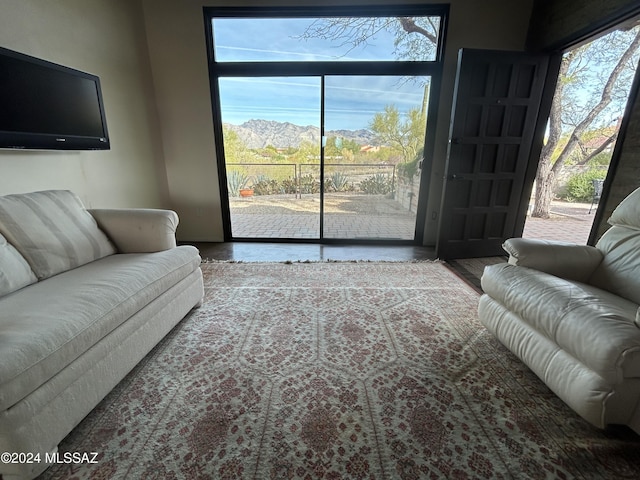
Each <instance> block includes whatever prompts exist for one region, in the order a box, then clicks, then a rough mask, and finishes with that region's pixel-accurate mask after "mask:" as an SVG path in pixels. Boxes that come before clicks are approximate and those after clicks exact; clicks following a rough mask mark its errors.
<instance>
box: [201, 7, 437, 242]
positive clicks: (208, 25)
mask: <svg viewBox="0 0 640 480" xmlns="http://www.w3.org/2000/svg"><path fill="white" fill-rule="evenodd" d="M363 11H364V12H363ZM203 13H204V27H205V41H206V48H207V64H208V70H209V83H210V90H211V108H212V114H213V129H214V138H215V140H216V141H215V149H216V157H217V162H216V163H217V167H218V181H219V188H220V192H221V194H223V192H226V189H227V178H226V170H225V161H224V146H223V140H222V138H223V132H222V115H221V109H220V91H219V87H218V81H217V80H218V78H221V77H238V76H241V77H270V76H272V77H284V76H310V77H322V78H324V76H329V75H372V76H375V75H384V76H429V77H430V78H431V93H430V96H431V99H432V101H430V102H429V111H428V118H429V119H430V120H428V123H427V131H426V135H425V148H424V161H423V165H422V175H421V178H420V192H421V193H420V195H419V199H418V215H416V236H415V238H414V240H413V241H410V242H405V241H400V242H395V243H396V244H403V243H410V244H422V239H423V234H424V226H425V223H426V218H425V215H426V213H425V212H426V203H427V197H428V187H429V183H430V180H431V170H432V163H433V162H432V155H433V149H434V143H435V130H436V128H435V125H436V123H437V122H436V120H437V118H436V115H437V111H438V99H439V97H440V86H441V79H442V71H443V67H444V52H445V43H446V36H447V25H448V19H449V5H448V4H429V5H421V4H401V5H368V6H279V7H258V6H256V7H238V6H233V7H203ZM363 13H365V14H364V15H363ZM391 16H439V17H440V32H439V35H438V44H437V46H436V53H435V59H434V60H425V61H415V60H412V61H407V60H398V61H389V60H384V61H362V60H356V61H329V62H327V61H314V62H293V61H291V62H217V61H216V59H215V48H214V35H213V19H214V18H322V17H391ZM227 198H228V194H227ZM221 207H222V220H223V230H224V240H225V241H230V240H234V241H237V240H242V239H236V238H233V237H232V235H231V212H230V208H229V202H228V201H226V202H224V201H223V202H221ZM420 213H422V215H420ZM251 241H261V239H251ZM296 241H300V240H296ZM312 241H313V242H316V243H317V242H318V241H319V242H321V243H353V242H352V241H346V240H335V239H325V238H323V237H322V235H321V238H320V239H319V240H312ZM367 243H370V242H367ZM386 243H388V242H386Z"/></svg>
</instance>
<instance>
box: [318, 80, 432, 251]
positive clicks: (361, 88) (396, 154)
mask: <svg viewBox="0 0 640 480" xmlns="http://www.w3.org/2000/svg"><path fill="white" fill-rule="evenodd" d="M429 87H430V77H405V76H327V77H325V87H324V88H325V91H324V109H325V111H324V126H325V129H324V132H325V133H324V135H325V141H324V162H325V163H324V188H325V193H324V209H323V222H324V230H323V236H324V238H334V239H371V240H377V239H390V240H413V239H414V237H415V229H416V211H417V206H418V195H419V193H420V192H419V188H420V168H421V165H422V156H423V150H424V141H425V131H426V121H427V111H428V108H427V107H428V100H429Z"/></svg>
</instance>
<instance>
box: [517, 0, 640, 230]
mask: <svg viewBox="0 0 640 480" xmlns="http://www.w3.org/2000/svg"><path fill="white" fill-rule="evenodd" d="M632 14H634V15H640V5H639V4H638V2H637V0H590V1H583V0H555V1H554V2H547V1H542V0H536V2H535V6H534V10H533V15H532V22H531V29H530V31H529V39H528V43H527V44H528V48H530V49H531V50H535V51H537V50H549V49H553V48H557V46H558V45H566V44H568V43H574V42H575V40H576V39H584V38H585V37H586V36H588V35H589V34H590V32H591V34H596V33H597V32H598V31H599V30H602V29H603V28H605V25H603V24H602V23H603V22H608V23H609V25H606V26H608V27H612V26H613V25H615V24H617V23H619V22H620V21H621V19H626V18H628V17H629V16H630V15H632ZM598 25H599V28H597V29H596V28H595V26H598ZM636 75H640V70H639V71H638V72H637V73H636ZM636 82H637V80H636ZM639 94H640V89H636V91H635V95H634V93H633V91H632V93H631V98H630V99H629V105H628V109H629V110H628V111H629V114H630V115H629V118H628V123H627V128H626V135H625V136H624V138H622V139H620V140H618V142H617V144H616V147H615V148H616V153H614V156H615V155H616V154H619V155H620V157H619V164H618V168H617V170H616V171H615V173H614V175H613V176H612V177H611V178H610V181H611V186H610V195H609V196H608V198H607V199H603V201H601V203H600V207H599V211H598V214H597V217H596V220H595V222H594V229H595V232H596V236H595V238H596V239H597V238H599V237H600V236H601V235H602V233H604V231H606V229H607V223H606V221H607V219H608V218H609V217H610V216H611V212H613V210H614V208H615V207H616V206H617V205H618V204H619V203H620V201H621V200H622V199H623V198H624V197H626V196H627V195H628V194H629V193H631V192H632V191H633V190H635V189H636V188H638V187H640V99H639V98H638V97H639Z"/></svg>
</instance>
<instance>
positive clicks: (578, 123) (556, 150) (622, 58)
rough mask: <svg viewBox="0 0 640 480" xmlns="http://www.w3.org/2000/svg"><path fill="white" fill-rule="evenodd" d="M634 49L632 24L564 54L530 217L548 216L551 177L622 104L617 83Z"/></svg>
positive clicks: (638, 39) (638, 42) (639, 31)
mask: <svg viewBox="0 0 640 480" xmlns="http://www.w3.org/2000/svg"><path fill="white" fill-rule="evenodd" d="M639 48H640V27H635V28H634V29H631V30H629V31H627V32H623V31H617V32H613V33H612V34H610V35H607V36H606V37H602V38H601V39H599V40H596V41H594V42H592V43H591V44H588V45H585V46H582V47H579V48H576V49H574V50H571V51H569V52H567V53H566V54H565V55H564V56H563V58H562V62H561V65H560V74H559V77H558V84H557V87H556V92H555V95H554V98H553V102H552V104H551V112H550V114H549V129H548V137H547V141H546V143H545V145H544V146H543V148H542V153H541V156H540V163H539V165H538V171H537V174H536V193H535V204H534V208H533V212H532V216H534V217H540V218H548V217H549V211H550V206H551V200H552V199H553V194H554V187H555V183H556V178H557V176H558V174H559V173H560V171H561V169H562V168H563V166H564V165H565V164H566V162H567V160H568V159H569V158H570V157H571V155H572V154H573V153H574V152H575V151H576V149H578V148H582V145H583V142H584V141H585V140H586V139H587V137H588V134H589V131H590V130H593V129H594V128H597V123H598V122H602V121H603V119H604V118H606V114H607V112H609V113H611V112H614V111H616V108H612V107H614V106H615V107H617V109H618V110H619V109H620V108H622V107H621V105H624V103H625V102H626V96H627V94H628V93H624V94H622V95H621V94H620V92H621V91H622V92H628V88H625V89H623V88H621V84H623V85H624V84H626V85H630V83H631V81H630V76H631V75H632V74H633V72H634V70H635V65H636V64H637V62H638V59H637V53H638V50H639ZM607 67H608V68H607ZM609 69H610V70H609ZM589 72H596V73H595V74H593V73H592V74H590V73H589ZM585 88H586V89H587V91H588V92H589V93H590V95H588V96H587V97H586V99H583V100H581V99H580V97H579V91H580V90H583V91H584V89H585ZM598 92H600V93H598ZM616 119H617V117H616ZM617 134H618V129H617V128H615V129H613V130H612V131H611V134H610V135H609V136H608V137H607V138H606V139H605V140H604V141H603V142H602V144H601V145H600V146H599V147H598V148H597V149H596V150H594V151H592V152H589V153H588V154H587V155H586V156H585V157H584V158H583V159H582V160H581V162H580V163H587V162H588V161H589V160H591V159H592V158H593V157H595V156H596V155H598V154H599V153H601V152H602V151H603V150H604V149H606V148H607V147H608V146H609V145H611V144H612V143H613V142H614V141H615V139H616V137H617ZM563 138H565V139H566V142H563Z"/></svg>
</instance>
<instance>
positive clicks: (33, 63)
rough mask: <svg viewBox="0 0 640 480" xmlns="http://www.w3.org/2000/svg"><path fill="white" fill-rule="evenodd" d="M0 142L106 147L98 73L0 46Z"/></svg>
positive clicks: (44, 147) (47, 146)
mask: <svg viewBox="0 0 640 480" xmlns="http://www.w3.org/2000/svg"><path fill="white" fill-rule="evenodd" d="M0 148H17V149H42V150H108V149H109V148H110V143H109V134H108V132H107V121H106V117H105V113H104V104H103V101H102V92H101V89H100V79H99V78H98V77H97V76H95V75H91V74H89V73H85V72H81V71H79V70H74V69H72V68H68V67H64V66H62V65H57V64H55V63H51V62H47V61H45V60H41V59H38V58H35V57H31V56H29V55H25V54H22V53H18V52H14V51H12V50H8V49H6V48H2V47H0Z"/></svg>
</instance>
